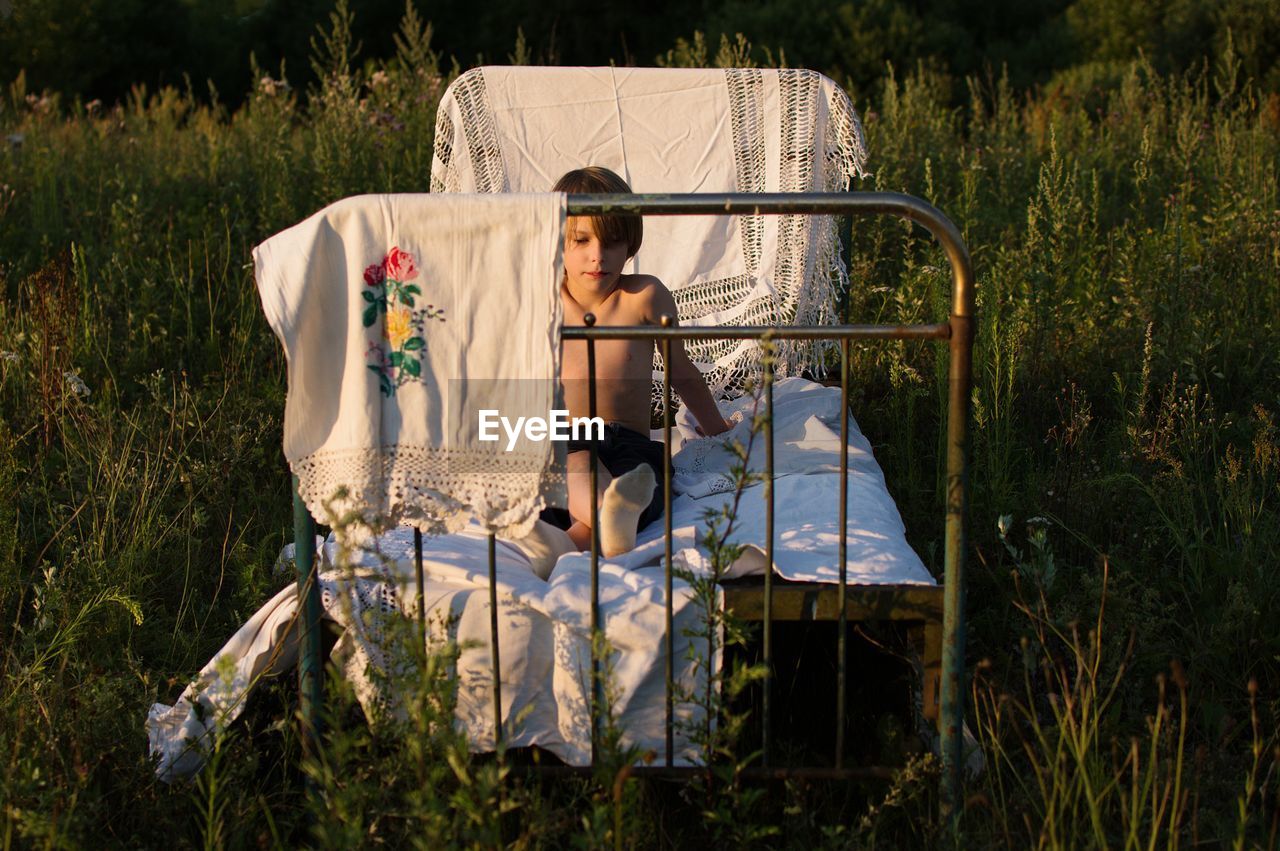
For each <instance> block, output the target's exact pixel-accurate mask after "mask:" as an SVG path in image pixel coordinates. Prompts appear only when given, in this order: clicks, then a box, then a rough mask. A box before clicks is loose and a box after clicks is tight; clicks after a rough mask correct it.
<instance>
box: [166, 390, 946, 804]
mask: <svg viewBox="0 0 1280 851" xmlns="http://www.w3.org/2000/svg"><path fill="white" fill-rule="evenodd" d="M839 395H840V394H839V391H838V390H835V389H832V388H826V387H822V386H821V385H817V384H814V383H812V382H808V381H803V380H801V379H789V380H785V381H780V382H779V383H778V384H777V386H776V387H775V390H774V416H775V419H774V434H775V437H774V440H775V475H776V478H775V485H774V493H775V506H776V513H775V523H776V531H777V540H776V542H775V547H774V561H775V569H776V571H777V572H778V574H779V575H781V576H783V577H785V578H788V579H795V580H810V581H820V582H835V581H837V576H838V571H837V569H836V567H835V559H836V555H837V552H838V550H837V547H838V535H839V525H838V517H837V514H838V505H839V484H840V482H839V479H840V477H839V466H838V465H839V416H840V411H839V407H840V406H839ZM751 405H752V401H751V400H750V399H749V398H744V399H742V400H739V401H738V402H736V403H733V405H732V409H733V410H732V411H731V413H736V412H739V411H741V412H744V413H746V414H748V417H747V418H744V422H746V421H747V419H749V411H750V407H751ZM692 436H693V433H692V430H691V429H690V427H689V425H688V423H681V424H680V433H679V434H674V435H673V443H678V444H679V445H680V451H679V452H678V453H677V454H676V455H675V457H674V459H673V463H674V465H675V468H676V475H675V478H674V479H673V483H674V484H677V485H679V486H680V487H681V488H683V489H686V490H687V491H688V493H686V494H684V495H681V496H680V497H679V498H677V499H676V500H675V501H674V502H673V505H672V529H673V534H674V542H673V556H674V560H675V561H676V564H677V567H682V568H685V569H688V570H692V571H701V570H705V569H706V568H707V566H708V565H707V558H706V553H705V552H703V551H702V550H701V549H699V548H698V546H696V545H695V542H696V539H697V538H698V537H699V535H700V532H701V530H702V529H703V528H704V522H703V516H704V513H705V512H706V510H707V509H709V508H714V507H715V506H717V505H720V504H723V503H724V502H726V501H728V500H732V498H733V493H732V492H731V491H729V492H726V491H725V485H724V482H725V475H724V474H725V470H726V469H727V463H728V459H729V458H730V457H731V456H730V455H729V454H728V453H727V452H726V451H725V450H724V449H723V448H722V447H723V442H722V441H719V440H691V439H690V438H692ZM731 436H733V437H738V438H740V439H742V441H743V442H744V444H745V442H746V440H747V437H748V434H747V425H745V424H740V425H739V426H738V427H737V429H735V433H734V434H733V435H731ZM849 436H850V439H849V443H850V451H849V476H848V482H849V515H848V516H849V523H848V575H849V581H850V582H851V583H855V584H857V583H861V584H893V583H904V584H933V583H934V580H933V578H932V577H931V576H930V574H929V572H928V571H927V570H926V569H925V567H924V565H923V563H922V562H921V561H920V559H919V557H918V556H917V555H916V554H915V552H914V551H913V550H912V549H911V547H910V546H909V545H908V544H907V542H906V538H905V536H904V530H903V525H902V520H901V518H900V516H899V514H898V511H897V508H896V506H894V504H893V500H892V499H891V498H890V497H889V494H888V491H887V489H886V488H885V483H884V476H883V474H882V473H881V471H880V469H879V467H878V466H877V465H876V463H875V460H874V458H873V457H872V454H871V448H870V445H869V444H868V443H867V441H866V438H865V437H863V436H862V434H861V432H859V431H858V429H857V425H856V423H854V422H853V421H852V418H851V419H850V430H849ZM673 448H675V447H673ZM763 458H764V444H763V436H758V437H757V439H756V443H755V445H754V447H753V450H752V452H751V459H750V460H751V467H752V468H753V469H756V468H763ZM763 492H764V488H763V487H761V486H760V485H756V486H753V487H751V488H748V489H747V490H746V491H744V493H743V495H742V499H741V501H740V503H739V506H738V520H737V523H736V525H735V532H734V534H733V536H732V538H731V540H732V541H734V542H737V543H742V544H745V545H747V552H746V554H745V555H744V557H743V558H742V559H741V560H740V561H739V563H738V564H736V565H734V568H733V570H732V571H731V574H730V575H744V574H749V573H755V572H762V571H763V569H764V558H763V551H764V544H765V541H764V535H765V523H764V515H765V502H764V498H763V495H764V494H763ZM695 494H700V496H698V497H696V498H695V496H694V495H695ZM662 533H663V522H662V521H661V520H659V521H657V522H656V523H654V524H653V525H652V526H650V527H649V528H647V529H645V530H644V531H643V532H642V533H641V536H640V539H639V542H638V546H637V547H636V549H635V550H633V551H631V552H630V553H627V554H625V555H624V556H622V557H619V558H617V559H614V560H612V561H610V562H603V563H602V564H601V569H600V610H601V618H602V622H603V625H604V629H605V635H606V637H607V638H608V640H609V642H610V644H611V648H612V651H613V655H612V657H611V662H612V668H613V671H612V680H611V688H612V695H613V704H612V706H613V712H614V715H615V717H616V718H617V720H618V724H619V725H620V727H621V728H622V729H623V730H624V731H625V733H626V735H625V737H624V744H634V745H637V746H639V747H640V748H642V749H645V750H653V751H655V752H657V753H658V754H659V755H662V754H663V752H664V751H663V747H664V745H663V742H664V737H665V732H664V720H665V711H664V707H665V704H664V695H665V664H664V658H665V606H664V602H665V601H664V592H663V571H662V567H661V560H662V555H663V542H662ZM496 553H497V559H496V563H497V574H498V591H499V608H500V617H499V630H500V639H499V640H500V660H501V663H502V698H503V717H504V726H506V728H507V729H506V731H505V732H506V736H507V740H508V742H509V743H510V744H511V745H512V746H516V747H522V746H528V745H538V746H541V747H544V748H546V749H548V750H550V751H551V752H553V753H555V754H556V755H557V756H559V757H560V758H562V759H564V760H565V761H566V762H569V763H571V764H579V765H581V764H585V763H587V762H588V760H589V758H590V716H589V712H588V707H589V696H590V682H589V676H588V672H589V670H590V661H589V660H590V642H589V637H590V610H591V576H590V558H589V557H588V556H587V555H585V554H570V555H566V556H563V557H562V558H561V559H560V561H559V562H558V563H557V565H556V567H555V569H554V570H553V571H552V573H551V575H550V576H549V577H548V579H547V580H546V581H543V580H541V579H538V578H537V577H536V576H535V575H534V574H533V573H532V571H531V570H530V568H529V565H528V562H527V560H526V559H525V557H524V556H523V555H522V554H521V553H520V552H519V551H518V550H517V549H516V548H515V547H514V546H511V545H509V544H506V543H504V542H501V541H500V542H499V543H498V546H497V551H496ZM336 555H337V553H336V550H335V548H334V546H333V545H332V544H329V545H326V547H325V548H324V550H323V558H324V559H325V562H324V563H325V564H326V565H332V564H333V563H335V562H336V560H337V559H336ZM487 563H488V562H487V540H486V538H485V537H484V535H483V534H482V533H481V532H479V531H478V530H477V531H467V532H463V533H458V534H453V535H444V536H440V537H434V538H426V539H424V570H425V573H426V577H427V581H426V588H427V591H426V601H427V607H428V615H429V620H433V621H435V622H436V623H437V624H438V623H439V622H440V620H441V619H440V618H439V617H432V615H441V614H449V615H451V616H452V617H453V618H454V624H453V626H452V628H451V632H450V635H451V637H453V638H456V639H457V640H458V641H460V642H467V643H470V645H471V646H469V647H468V649H465V650H464V651H463V653H462V655H461V657H460V658H459V661H458V666H457V669H458V683H459V693H458V708H457V718H458V723H459V724H460V725H461V726H462V727H463V729H465V730H466V732H467V734H468V736H469V738H470V742H471V745H472V747H473V749H475V750H477V751H484V750H490V749H492V747H493V743H494V735H493V733H494V731H493V708H492V707H493V703H492V692H491V690H490V689H491V686H490V670H491V669H490V657H489V650H488V646H489V604H488V574H487ZM413 576H414V567H413V534H412V531H411V530H409V529H398V530H395V531H393V532H390V533H387V534H385V535H383V536H381V537H380V538H378V539H376V541H375V542H374V543H373V546H372V547H371V548H370V549H369V550H366V551H362V552H359V553H357V554H356V558H355V559H354V563H353V564H352V566H351V568H350V569H348V570H347V571H345V573H344V572H342V571H338V570H336V569H333V568H332V567H327V568H326V569H325V570H324V571H323V572H322V577H321V588H322V592H323V594H322V596H323V598H324V604H325V611H326V614H327V616H328V617H330V618H331V619H333V620H335V621H337V622H338V623H339V624H341V625H342V626H343V627H345V632H344V636H343V639H342V642H341V643H340V645H339V649H340V650H341V651H343V654H344V658H345V664H344V669H345V671H346V673H347V676H348V677H350V678H352V679H353V681H354V682H355V684H356V690H357V694H358V695H359V696H360V697H361V699H362V701H363V702H364V703H365V705H366V708H367V709H371V710H372V709H376V708H389V709H392V710H394V708H395V701H394V696H391V695H387V694H385V693H384V692H383V690H382V689H380V688H379V686H378V678H377V677H371V676H369V672H370V668H371V667H372V669H373V670H378V669H381V670H383V671H386V670H388V669H390V668H392V667H394V660H393V659H391V658H390V657H388V656H387V655H386V654H385V653H384V652H383V647H382V642H381V631H380V630H379V629H378V618H377V617H376V616H377V615H381V614H388V613H390V614H394V613H396V612H399V611H405V612H410V613H412V612H415V611H416V587H415V586H416V582H415V581H414V579H413ZM344 577H345V578H344ZM675 586H676V587H675V593H674V603H673V612H674V619H675V636H676V641H675V655H674V658H675V659H676V661H677V664H676V674H677V679H678V680H679V681H680V682H682V683H683V684H684V686H685V687H686V688H688V687H691V686H692V684H693V682H694V677H693V674H694V669H693V663H692V662H689V661H688V659H689V651H690V650H693V651H695V652H696V651H698V650H699V649H701V647H703V646H705V644H704V643H702V642H694V641H693V640H692V639H690V638H689V636H688V635H687V633H688V632H690V631H694V630H696V629H697V628H698V621H697V617H696V611H695V610H696V607H695V606H692V605H690V604H689V603H690V593H689V588H688V585H687V584H686V583H684V582H682V581H679V580H677V581H676V583H675ZM296 610H297V598H296V592H295V590H294V588H293V586H292V585H291V586H290V587H289V588H286V589H285V590H284V591H282V592H280V594H278V595H277V596H276V597H275V598H273V599H272V600H271V602H269V603H268V604H267V605H266V606H264V607H263V609H262V610H261V611H259V612H258V613H257V614H256V615H255V616H254V617H253V618H252V619H250V621H249V622H248V623H247V624H246V625H245V626H244V627H243V628H242V629H241V630H240V631H239V632H237V633H236V635H234V636H233V637H232V639H231V640H230V641H229V642H228V643H227V645H226V646H225V647H224V648H223V649H222V651H220V652H219V653H218V654H217V656H215V657H214V659H213V660H212V661H211V662H210V663H209V664H208V665H207V666H205V668H204V669H203V670H202V671H201V672H200V674H199V675H198V677H197V679H196V681H195V683H194V684H193V685H192V686H190V687H188V689H187V690H186V691H184V692H183V694H182V696H181V697H180V698H179V700H178V702H177V704H176V705H175V706H172V707H169V706H165V705H163V704H156V705H155V706H153V707H152V709H151V712H150V714H149V717H148V720H147V729H148V735H149V737H150V740H151V748H152V753H153V754H156V755H158V756H159V763H158V766H157V773H158V775H159V776H160V777H161V778H163V779H166V780H169V779H175V778H178V777H182V776H186V775H189V774H191V773H194V772H195V771H196V770H198V769H199V767H200V765H201V764H202V763H203V756H202V754H201V748H202V747H205V746H207V744H208V742H209V739H208V736H209V735H210V734H211V733H212V732H213V731H214V730H215V729H217V727H218V726H219V725H224V724H226V723H229V722H230V721H231V720H232V719H234V718H235V717H236V716H237V715H238V714H239V712H240V708H241V706H242V705H243V701H244V699H245V697H246V696H247V694H248V693H249V691H250V690H251V689H252V686H253V685H254V683H256V682H257V680H258V678H259V677H261V676H264V675H269V674H272V673H277V672H280V671H283V670H285V669H286V668H287V667H288V666H289V665H291V664H292V662H293V660H294V658H295V656H296V652H295V651H296V648H295V647H294V634H293V632H291V631H290V630H289V625H290V623H291V622H292V618H293V615H294V613H295V612H296ZM371 616H372V617H371ZM397 616H398V615H397ZM436 632H437V634H439V630H438V628H437V630H436ZM691 643H692V644H693V646H692V647H690V644H691ZM197 704H198V705H199V706H200V709H199V710H197V709H196V708H195V706H196V705H197ZM677 714H678V716H679V717H681V718H682V719H684V720H685V721H695V722H696V719H697V714H696V711H695V710H694V708H693V707H692V706H691V705H688V704H680V705H678V707H677ZM513 719H516V720H515V721H513ZM680 733H681V731H680V729H677V735H676V751H677V753H676V759H677V761H678V762H680V763H687V762H690V761H694V760H696V757H697V754H696V753H695V751H694V749H693V748H692V747H691V746H690V744H689V742H688V741H687V739H686V738H685V737H684V736H683V735H680ZM192 743H194V747H193V745H192Z"/></svg>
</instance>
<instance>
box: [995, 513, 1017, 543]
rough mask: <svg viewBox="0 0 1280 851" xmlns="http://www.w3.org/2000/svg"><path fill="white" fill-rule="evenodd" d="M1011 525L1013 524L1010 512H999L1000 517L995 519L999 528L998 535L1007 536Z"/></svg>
mask: <svg viewBox="0 0 1280 851" xmlns="http://www.w3.org/2000/svg"><path fill="white" fill-rule="evenodd" d="M1012 526H1013V515H1012V514H1001V515H1000V517H999V518H998V519H997V520H996V528H997V529H998V530H1000V537H1002V538H1004V537H1007V536H1008V534H1009V529H1010V528H1011V527H1012Z"/></svg>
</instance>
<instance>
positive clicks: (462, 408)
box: [253, 192, 565, 537]
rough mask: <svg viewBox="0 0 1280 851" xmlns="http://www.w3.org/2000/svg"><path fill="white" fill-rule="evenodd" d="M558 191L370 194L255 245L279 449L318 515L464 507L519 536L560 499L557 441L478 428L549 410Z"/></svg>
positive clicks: (453, 515) (432, 525)
mask: <svg viewBox="0 0 1280 851" xmlns="http://www.w3.org/2000/svg"><path fill="white" fill-rule="evenodd" d="M564 212H565V198H564V196H563V195H560V194H554V193H546V192H544V193H540V194H536V195H503V196H498V195H483V196H464V195H454V196H443V195H429V194H419V195H364V196H359V197H355V198H348V199H346V200H343V201H339V202H337V203H335V204H332V205H330V206H328V207H326V208H324V209H323V210H321V211H320V212H318V213H316V214H315V215H314V216H312V217H310V218H309V219H307V220H306V221H304V222H302V223H300V224H298V225H295V226H294V227H291V228H289V229H288V230H286V231H283V232H281V233H279V234H276V235H275V236H273V237H271V238H270V239H268V240H267V241H266V242H264V243H262V244H261V245H259V246H258V247H257V248H256V249H254V252H253V257H254V265H255V270H256V276H257V282H258V290H259V293H260V295H261V297H262V307H263V311H264V312H265V313H266V317H267V321H268V322H269V323H270V325H271V328H272V329H273V330H274V331H275V333H276V335H277V336H278V337H279V339H280V342H281V344H282V345H283V346H284V351H285V356H286V358H287V360H288V376H289V391H288V398H287V400H286V402H285V414H284V452H285V456H286V457H287V458H288V460H289V464H290V466H291V467H292V469H293V472H294V474H295V475H297V477H298V481H299V493H300V494H301V495H302V498H303V500H304V501H305V503H306V505H307V508H308V509H309V510H310V511H311V513H312V515H313V516H315V517H316V518H317V519H319V520H321V521H323V522H328V523H330V524H331V525H334V526H335V527H338V528H343V529H347V530H351V531H361V530H368V529H372V530H377V529H380V528H387V527H390V526H394V525H396V524H397V523H406V524H410V525H413V526H417V527H418V528H420V529H422V530H424V531H427V532H441V531H454V530H458V529H461V528H463V527H464V526H466V525H467V524H468V522H470V521H471V520H473V519H474V520H478V521H479V522H480V523H482V524H484V525H485V526H486V527H487V528H490V529H493V530H496V531H498V532H500V533H502V534H506V535H510V536H513V537H518V536H521V535H523V534H526V533H527V532H528V530H529V529H530V528H531V527H532V525H533V522H534V521H535V520H536V519H537V515H538V511H539V509H541V508H542V507H543V505H544V499H545V500H547V501H549V502H551V503H552V504H558V505H563V504H564V495H563V487H564V485H563V475H562V474H558V469H559V468H558V467H557V465H555V464H553V463H552V461H553V457H554V451H555V448H556V447H562V446H563V444H561V443H552V442H551V441H532V440H526V441H520V442H519V443H518V444H517V445H516V446H515V447H514V448H511V447H508V446H507V445H506V443H505V442H504V441H488V442H486V441H484V440H482V437H483V435H482V433H481V424H480V417H479V412H480V411H481V410H486V409H488V410H494V411H498V412H500V413H501V415H502V416H506V417H510V418H511V420H512V421H513V422H514V421H515V419H516V417H518V416H536V417H541V418H544V419H545V418H546V417H547V416H548V412H549V411H551V410H552V409H553V408H554V407H555V405H554V400H555V389H556V381H557V379H558V370H559V356H560V351H559V350H560V325H561V321H562V320H561V302H560V288H559V280H560V271H559V270H560V268H561V266H560V264H561V260H560V240H561V233H562V231H563V228H564Z"/></svg>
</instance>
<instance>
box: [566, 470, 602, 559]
mask: <svg viewBox="0 0 1280 851" xmlns="http://www.w3.org/2000/svg"><path fill="white" fill-rule="evenodd" d="M565 467H566V469H565V472H566V473H567V485H568V490H569V516H570V517H571V518H573V523H572V525H570V526H569V529H568V530H567V531H568V532H569V537H570V538H572V539H573V543H574V544H575V545H576V546H577V547H578V549H580V550H589V549H591V503H592V494H591V453H590V452H587V451H585V450H578V451H577V452H570V453H569V456H568V458H566V463H565ZM596 470H597V473H598V479H597V481H596V493H595V502H596V504H599V503H600V500H601V499H603V497H604V492H605V490H606V489H607V488H608V487H609V484H610V482H612V481H613V476H611V475H609V471H608V470H607V469H606V468H605V466H604V463H603V462H601V463H598V464H597V465H596Z"/></svg>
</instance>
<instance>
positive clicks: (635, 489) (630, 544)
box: [600, 464, 656, 558]
mask: <svg viewBox="0 0 1280 851" xmlns="http://www.w3.org/2000/svg"><path fill="white" fill-rule="evenodd" d="M655 481H656V480H655V479H654V475H653V468H652V467H650V466H649V465H648V464H641V465H640V466H639V467H636V468H635V469H634V470H631V471H630V472H628V473H626V474H624V475H621V476H619V477H618V478H616V479H614V480H613V481H612V482H610V483H609V487H608V488H606V489H605V492H604V498H603V499H602V500H601V501H600V550H601V552H602V553H603V554H604V556H605V558H612V557H613V556H617V555H622V554H623V553H625V552H627V551H628V550H631V549H634V548H635V545H636V523H637V522H639V520H640V515H641V514H642V513H644V510H645V508H646V507H647V506H648V505H649V501H650V500H651V499H653V487H654V484H655Z"/></svg>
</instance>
